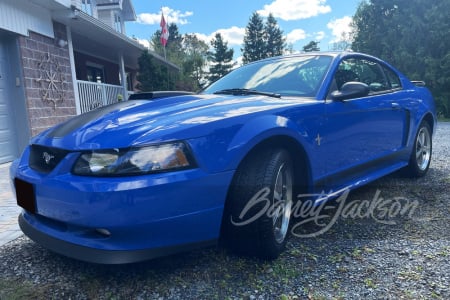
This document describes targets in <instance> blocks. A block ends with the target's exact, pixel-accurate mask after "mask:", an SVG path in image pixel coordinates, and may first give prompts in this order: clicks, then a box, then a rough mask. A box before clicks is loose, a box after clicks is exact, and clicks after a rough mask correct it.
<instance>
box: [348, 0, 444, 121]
mask: <svg viewBox="0 0 450 300" xmlns="http://www.w3.org/2000/svg"><path fill="white" fill-rule="evenodd" d="M449 11H450V1H434V2H429V1H427V0H370V1H364V2H362V3H360V5H359V6H358V9H357V11H356V14H355V16H354V17H353V22H352V27H353V31H354V32H353V36H354V41H353V43H352V48H353V50H356V51H360V52H367V53H370V54H373V55H375V56H378V57H380V58H382V59H385V60H387V61H389V62H390V63H392V64H393V65H395V66H396V67H397V68H399V69H400V71H402V72H403V73H405V74H406V75H407V76H408V77H409V78H411V79H413V80H424V81H425V82H426V83H427V86H428V87H429V88H430V89H431V91H432V93H433V95H434V97H435V99H436V101H437V106H438V110H439V112H440V113H441V114H443V115H445V116H447V117H450V100H449V99H450V69H449V67H450V39H449V38H448V37H449V36H450V18H449V17H448V12H449Z"/></svg>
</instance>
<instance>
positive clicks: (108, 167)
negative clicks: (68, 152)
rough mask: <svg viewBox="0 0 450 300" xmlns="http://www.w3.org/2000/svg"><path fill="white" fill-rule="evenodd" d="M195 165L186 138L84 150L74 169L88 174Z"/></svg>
mask: <svg viewBox="0 0 450 300" xmlns="http://www.w3.org/2000/svg"><path fill="white" fill-rule="evenodd" d="M193 167H195V163H194V161H193V159H192V155H191V154H190V151H189V150H188V148H187V146H186V145H185V144H184V143H182V142H176V143H170V144H161V145H155V146H148V147H142V148H130V149H109V150H98V151H91V152H87V153H82V154H81V155H80V157H79V158H78V160H77V161H76V163H75V165H74V167H73V169H72V173H74V174H76V175H84V176H126V175H142V174H148V173H157V172H165V171H173V170H182V169H188V168H193Z"/></svg>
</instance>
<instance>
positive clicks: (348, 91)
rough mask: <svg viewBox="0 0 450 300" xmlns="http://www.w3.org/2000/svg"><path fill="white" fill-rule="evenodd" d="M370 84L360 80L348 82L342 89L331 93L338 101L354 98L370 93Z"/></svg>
mask: <svg viewBox="0 0 450 300" xmlns="http://www.w3.org/2000/svg"><path fill="white" fill-rule="evenodd" d="M369 92H370V89H369V86H368V85H367V84H365V83H362V82H358V81H350V82H346V83H344V84H343V85H342V87H341V90H340V91H334V92H332V93H331V99H333V100H336V101H343V100H347V99H352V98H360V97H365V96H367V95H369Z"/></svg>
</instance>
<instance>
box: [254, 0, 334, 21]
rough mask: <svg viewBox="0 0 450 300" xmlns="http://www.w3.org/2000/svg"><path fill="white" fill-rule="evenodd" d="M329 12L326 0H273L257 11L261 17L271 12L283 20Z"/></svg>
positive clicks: (304, 17) (329, 8) (306, 17)
mask: <svg viewBox="0 0 450 300" xmlns="http://www.w3.org/2000/svg"><path fill="white" fill-rule="evenodd" d="M329 12H331V7H330V6H329V5H326V0H274V1H273V2H272V3H271V4H266V5H264V9H262V10H259V11H258V13H259V14H260V15H261V16H263V17H267V16H268V15H269V13H272V14H273V16H274V17H275V18H280V19H282V20H284V21H292V20H300V19H308V18H311V17H315V16H318V15H320V14H326V13H329Z"/></svg>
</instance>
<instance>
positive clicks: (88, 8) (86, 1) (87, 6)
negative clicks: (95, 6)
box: [81, 0, 93, 16]
mask: <svg viewBox="0 0 450 300" xmlns="http://www.w3.org/2000/svg"><path fill="white" fill-rule="evenodd" d="M81 10H82V11H84V12H85V13H87V14H88V15H90V16H92V15H93V10H92V3H91V0H81Z"/></svg>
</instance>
